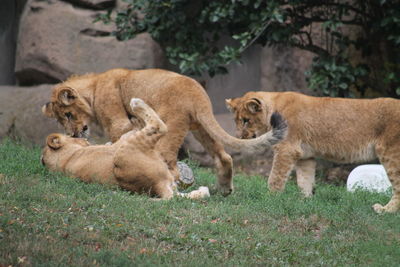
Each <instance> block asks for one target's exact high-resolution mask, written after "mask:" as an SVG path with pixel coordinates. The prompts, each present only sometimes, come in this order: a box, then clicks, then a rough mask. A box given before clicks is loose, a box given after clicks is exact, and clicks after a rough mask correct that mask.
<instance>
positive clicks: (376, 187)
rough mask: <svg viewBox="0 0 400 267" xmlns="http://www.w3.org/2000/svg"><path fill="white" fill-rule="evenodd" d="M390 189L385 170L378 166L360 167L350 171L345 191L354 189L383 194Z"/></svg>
mask: <svg viewBox="0 0 400 267" xmlns="http://www.w3.org/2000/svg"><path fill="white" fill-rule="evenodd" d="M390 187H391V183H390V181H389V178H388V176H387V174H386V171H385V168H383V166H382V165H380V164H367V165H360V166H358V167H356V168H355V169H354V170H352V171H351V172H350V174H349V177H348V179H347V190H348V191H350V192H354V191H355V190H356V189H361V190H366V191H370V192H379V193H384V192H387V190H388V189H389V188H390Z"/></svg>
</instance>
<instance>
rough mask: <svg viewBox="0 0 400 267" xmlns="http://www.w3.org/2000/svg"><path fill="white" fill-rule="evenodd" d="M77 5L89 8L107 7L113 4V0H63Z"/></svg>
mask: <svg viewBox="0 0 400 267" xmlns="http://www.w3.org/2000/svg"><path fill="white" fill-rule="evenodd" d="M63 1H65V2H70V3H72V4H74V5H75V6H78V7H83V8H91V9H107V8H112V7H114V6H115V3H116V1H115V0H63Z"/></svg>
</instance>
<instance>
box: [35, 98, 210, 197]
mask: <svg viewBox="0 0 400 267" xmlns="http://www.w3.org/2000/svg"><path fill="white" fill-rule="evenodd" d="M131 107H132V113H133V114H135V115H136V116H137V117H139V118H140V119H142V120H143V122H144V123H145V127H144V128H143V129H141V130H139V131H134V130H133V131H130V132H128V133H126V134H124V135H123V136H122V137H121V138H120V139H119V140H118V141H116V142H115V143H114V144H111V145H95V146H91V145H89V143H88V142H87V141H85V139H82V138H72V137H69V136H66V135H62V134H51V135H49V136H48V137H47V145H46V147H45V148H44V149H43V153H42V162H43V164H44V165H45V166H46V167H48V168H49V169H51V170H54V171H61V172H65V173H66V174H68V175H71V176H73V177H77V178H79V179H80V180H82V181H84V182H88V183H101V184H115V185H119V186H120V187H121V188H124V189H126V190H129V191H131V192H138V193H149V194H150V195H154V196H159V197H161V198H163V199H169V198H171V197H172V196H173V194H174V191H175V182H174V177H173V176H172V174H171V172H170V171H169V170H168V166H167V164H165V162H164V159H163V158H162V156H161V155H160V153H159V152H158V151H157V150H156V149H155V145H156V142H157V141H158V140H159V139H160V138H161V137H162V136H163V135H165V134H166V132H167V127H166V125H165V124H164V123H163V122H162V121H161V120H160V118H159V117H158V115H157V114H156V113H155V112H154V111H153V110H152V109H151V108H149V107H148V106H147V105H146V104H145V103H144V102H143V101H142V100H140V99H132V101H131ZM205 193H208V191H207V192H204V190H203V191H199V192H196V191H195V193H191V194H186V195H185V194H183V195H182V194H178V195H182V196H185V197H189V198H202V197H204V196H206V195H205Z"/></svg>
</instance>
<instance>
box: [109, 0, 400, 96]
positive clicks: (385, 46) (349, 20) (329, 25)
mask: <svg viewBox="0 0 400 267" xmlns="http://www.w3.org/2000/svg"><path fill="white" fill-rule="evenodd" d="M125 1H126V2H128V3H129V5H128V8H127V9H125V10H120V11H119V12H118V13H117V14H116V16H112V15H111V13H110V12H109V13H108V14H105V15H103V16H102V18H101V19H102V20H103V21H106V22H111V21H112V22H113V23H115V24H116V26H117V30H116V31H115V32H114V34H115V35H116V36H117V38H118V39H120V40H126V39H130V38H133V37H134V36H135V35H136V34H138V33H142V32H148V33H150V34H151V35H152V37H153V38H154V39H155V40H156V41H158V42H159V43H160V44H161V45H162V46H163V48H164V49H165V53H166V56H167V58H168V59H169V61H170V62H171V63H172V64H175V65H178V66H179V68H180V71H181V72H182V73H185V74H190V75H199V74H201V73H204V72H208V73H209V74H210V75H211V76H213V75H215V74H220V73H226V72H227V69H226V67H225V66H226V65H227V64H229V63H231V62H238V61H239V60H240V56H241V54H242V53H243V52H244V51H245V50H246V49H247V48H248V47H249V46H250V45H252V44H261V45H269V46H274V45H285V46H290V47H297V48H300V49H304V50H307V51H311V52H313V53H315V55H316V58H315V60H314V62H313V65H312V67H311V69H310V71H309V73H308V81H309V86H310V87H311V88H314V89H316V90H319V91H321V92H322V93H323V94H325V95H332V96H351V95H353V94H354V93H357V94H361V95H362V94H364V93H365V91H366V90H367V89H372V90H378V91H380V92H381V93H382V94H384V95H389V96H398V95H399V94H400V78H398V77H399V75H398V74H399V72H400V65H399V56H398V55H399V47H400V23H399V22H400V2H399V1H394V0H393V1H386V0H354V1H344V0H320V1H318V0H306V1H299V0H286V1H284V0H270V1H262V0H220V1H205V0H155V1H147V0H125ZM354 55H358V56H354Z"/></svg>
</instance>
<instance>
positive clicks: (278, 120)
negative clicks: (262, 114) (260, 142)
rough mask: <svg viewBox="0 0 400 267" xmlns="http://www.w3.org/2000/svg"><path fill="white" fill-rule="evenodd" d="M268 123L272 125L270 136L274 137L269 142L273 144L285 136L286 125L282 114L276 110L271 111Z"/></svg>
mask: <svg viewBox="0 0 400 267" xmlns="http://www.w3.org/2000/svg"><path fill="white" fill-rule="evenodd" d="M270 124H271V126H272V136H273V137H274V140H271V144H273V145H274V144H276V143H278V142H280V141H281V140H282V139H283V138H285V137H286V134H287V128H288V125H287V122H286V120H285V119H284V118H283V117H282V115H281V114H280V113H279V112H276V111H275V112H274V113H272V116H271V120H270Z"/></svg>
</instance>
